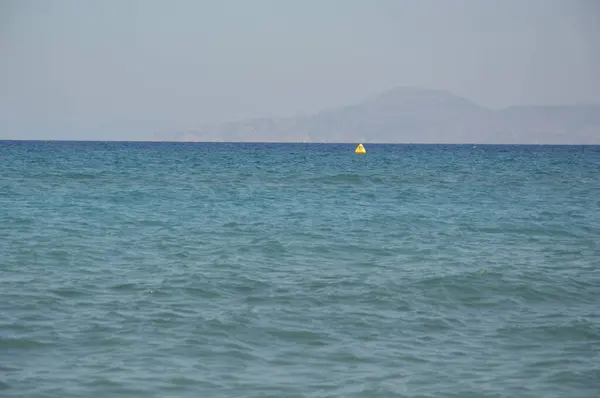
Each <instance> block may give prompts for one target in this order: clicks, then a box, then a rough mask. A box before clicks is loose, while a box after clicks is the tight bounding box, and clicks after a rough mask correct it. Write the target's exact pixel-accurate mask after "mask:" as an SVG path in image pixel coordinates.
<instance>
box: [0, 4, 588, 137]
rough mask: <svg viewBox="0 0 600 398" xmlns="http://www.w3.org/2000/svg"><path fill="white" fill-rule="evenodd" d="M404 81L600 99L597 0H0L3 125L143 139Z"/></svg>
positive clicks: (487, 101)
mask: <svg viewBox="0 0 600 398" xmlns="http://www.w3.org/2000/svg"><path fill="white" fill-rule="evenodd" d="M404 85H408V86H419V87H423V88H433V89H443V90H449V91H451V92H453V93H454V94H457V95H461V96H464V97H466V98H468V99H470V100H472V101H475V102H477V103H478V104H480V105H483V106H488V107H491V108H501V107H505V106H510V105H521V104H536V105H548V104H580V103H600V0H587V1H586V0H563V1H558V0H413V1H408V0H302V1H291V0H252V1H246V0H214V1H204V0H171V1H167V0H162V1H159V0H103V1H83V0H0V138H8V139H132V140H135V139H145V138H148V137H151V136H152V135H153V133H154V131H157V130H166V129H171V130H177V129H193V128H194V126H198V125H201V124H203V123H212V122H224V121H237V120H243V119H247V118H255V117H285V116H296V115H302V114H308V113H312V112H317V111H320V110H323V109H328V108H333V107H338V106H345V105H351V104H354V103H357V102H359V101H361V100H363V99H365V98H366V97H370V96H373V95H376V94H378V93H380V92H383V91H386V90H389V89H391V88H393V87H396V86H404Z"/></svg>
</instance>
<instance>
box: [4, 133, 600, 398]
mask: <svg viewBox="0 0 600 398" xmlns="http://www.w3.org/2000/svg"><path fill="white" fill-rule="evenodd" d="M354 146H355V145H309V144H306V145H304V144H175V143H172V144H166V143H93V142H79V143H77V142H71V143H69V142H8V141H5V142H0V171H1V173H0V267H1V268H0V396H2V397H257V398H258V397H570V398H574V397H598V395H599V391H600V174H599V172H600V148H599V147H567V146H565V147H546V146H532V147H527V146H514V147H510V146H479V145H477V146H472V145H465V146H425V145H424V146H410V145H366V149H367V151H368V153H367V155H366V156H360V155H355V154H354V153H353V150H354Z"/></svg>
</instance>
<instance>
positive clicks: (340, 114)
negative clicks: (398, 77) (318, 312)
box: [149, 87, 600, 145]
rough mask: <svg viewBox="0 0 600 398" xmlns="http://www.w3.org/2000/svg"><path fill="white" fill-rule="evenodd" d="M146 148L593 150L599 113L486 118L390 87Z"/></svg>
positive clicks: (572, 110) (441, 96)
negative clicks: (308, 111) (347, 101)
mask: <svg viewBox="0 0 600 398" xmlns="http://www.w3.org/2000/svg"><path fill="white" fill-rule="evenodd" d="M149 141H164V142H171V141H177V142H273V143H279V142H282V143H285V142H289V143H291V142H298V143H318V142H322V143H356V142H362V143H365V144H374V143H388V144H410V143H414V144H525V145H540V144H549V145H562V144H568V145H581V144H584V145H597V144H600V105H594V104H592V105H565V106H544V105H541V106H534V105H522V106H511V107H508V108H504V109H499V110H492V109H489V108H485V107H482V106H480V105H478V104H476V103H474V102H472V101H470V100H468V99H465V98H462V97H459V96H457V95H454V94H452V93H450V92H448V91H444V90H432V89H421V88H415V87H396V88H394V89H391V90H389V91H386V92H384V93H381V94H380V95H377V96H374V97H371V98H367V99H366V100H364V101H362V102H359V103H357V104H354V105H349V106H346V107H340V108H334V109H328V110H324V111H321V112H318V113H315V114H312V115H305V116H298V117H286V118H259V119H249V120H246V121H239V122H224V123H213V124H206V125H202V126H199V127H198V128H197V129H193V130H187V131H184V132H181V131H174V132H170V133H164V132H163V133H157V134H155V135H154V137H153V138H152V139H150V140H149Z"/></svg>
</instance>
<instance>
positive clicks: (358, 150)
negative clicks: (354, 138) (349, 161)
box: [354, 144, 367, 155]
mask: <svg viewBox="0 0 600 398" xmlns="http://www.w3.org/2000/svg"><path fill="white" fill-rule="evenodd" d="M354 153H359V154H361V155H364V154H365V153H367V151H366V150H365V147H364V146H363V144H358V146H357V147H356V149H355V150H354Z"/></svg>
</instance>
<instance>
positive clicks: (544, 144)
mask: <svg viewBox="0 0 600 398" xmlns="http://www.w3.org/2000/svg"><path fill="white" fill-rule="evenodd" d="M0 142H88V143H111V142H115V143H140V144H149V143H154V144H284V145H285V144H308V145H324V144H325V145H358V144H363V145H454V146H459V145H460V146H464V145H486V146H600V142H598V143H597V144H583V143H491V142H490V143H486V142H476V141H474V142H384V141H378V142H368V141H177V140H98V139H93V140H82V139H14V138H0Z"/></svg>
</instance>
